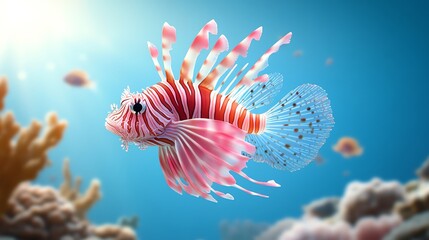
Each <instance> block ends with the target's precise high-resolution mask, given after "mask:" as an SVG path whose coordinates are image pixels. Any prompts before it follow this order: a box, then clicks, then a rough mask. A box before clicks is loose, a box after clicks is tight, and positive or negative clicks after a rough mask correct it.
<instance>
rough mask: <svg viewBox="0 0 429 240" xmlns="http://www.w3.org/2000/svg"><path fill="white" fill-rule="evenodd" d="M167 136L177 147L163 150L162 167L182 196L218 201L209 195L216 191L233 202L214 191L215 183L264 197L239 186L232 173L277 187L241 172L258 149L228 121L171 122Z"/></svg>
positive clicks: (172, 186)
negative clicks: (187, 194)
mask: <svg viewBox="0 0 429 240" xmlns="http://www.w3.org/2000/svg"><path fill="white" fill-rule="evenodd" d="M165 134H166V135H168V136H169V138H170V139H171V140H173V141H174V146H164V147H161V148H160V161H161V166H162V169H163V172H164V175H165V177H166V180H167V183H168V185H169V186H170V187H171V188H173V189H174V190H175V191H177V192H179V193H181V190H182V189H183V190H185V192H187V193H189V194H191V195H194V196H197V197H198V196H201V197H203V198H205V199H207V200H211V201H216V200H215V199H214V198H213V197H212V196H211V195H210V193H211V192H214V193H215V194H216V195H218V196H220V197H223V198H227V199H233V197H232V195H230V194H225V193H222V192H219V191H216V190H214V189H213V188H212V184H213V183H217V184H220V185H224V186H233V187H236V188H239V189H241V190H243V191H246V192H247V193H249V194H252V195H259V196H264V195H260V194H258V193H254V192H251V191H249V190H247V189H244V188H242V187H241V186H239V185H237V184H236V181H235V179H234V177H233V176H232V175H231V174H230V171H233V172H236V173H238V174H239V175H241V176H242V177H244V178H246V179H247V180H249V181H252V182H254V183H258V184H263V185H268V186H278V184H276V183H275V182H274V181H268V182H258V181H256V180H253V179H251V178H250V177H248V176H247V175H246V174H244V173H243V172H242V169H243V168H244V167H246V163H247V161H248V160H249V157H250V156H252V155H253V154H254V153H255V147H254V146H253V145H252V144H250V143H248V142H246V141H245V140H244V139H245V136H246V132H244V131H243V130H241V129H239V128H237V127H235V126H233V125H231V124H229V123H227V122H223V121H218V120H211V119H191V120H184V121H179V122H172V123H171V124H170V125H169V127H168V130H166V133H165ZM264 197H265V196H264Z"/></svg>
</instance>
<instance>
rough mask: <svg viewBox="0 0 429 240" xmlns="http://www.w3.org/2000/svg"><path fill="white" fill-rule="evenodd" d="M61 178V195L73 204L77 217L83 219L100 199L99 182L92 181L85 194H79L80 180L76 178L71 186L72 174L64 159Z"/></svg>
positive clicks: (67, 162)
mask: <svg viewBox="0 0 429 240" xmlns="http://www.w3.org/2000/svg"><path fill="white" fill-rule="evenodd" d="M63 176H64V182H63V184H61V187H60V193H61V195H62V196H63V197H64V198H66V199H67V200H69V201H70V202H72V203H73V205H74V207H75V209H76V212H77V215H78V216H79V217H80V218H81V219H84V218H85V216H86V213H87V212H88V210H89V209H90V208H91V207H92V205H94V204H95V203H96V202H97V201H98V200H99V199H100V198H101V191H100V181H99V180H97V179H94V180H92V182H91V184H90V186H89V188H88V190H87V191H86V192H85V194H83V195H81V194H80V193H79V188H80V185H81V183H82V179H81V178H80V177H77V178H76V179H75V182H74V184H73V182H72V174H71V172H70V164H69V161H68V160H67V159H66V160H64V163H63Z"/></svg>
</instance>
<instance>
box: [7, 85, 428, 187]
mask: <svg viewBox="0 0 429 240" xmlns="http://www.w3.org/2000/svg"><path fill="white" fill-rule="evenodd" d="M0 94H1V93H0ZM416 174H417V175H418V176H419V177H420V179H421V180H426V181H427V180H429V157H428V158H426V161H425V162H424V163H423V164H422V166H421V167H420V168H419V169H417V171H416Z"/></svg>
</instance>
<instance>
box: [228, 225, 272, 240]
mask: <svg viewBox="0 0 429 240" xmlns="http://www.w3.org/2000/svg"><path fill="white" fill-rule="evenodd" d="M268 226H269V224H267V223H254V222H252V221H250V220H245V221H233V222H229V221H222V222H221V223H220V231H221V239H222V240H247V239H254V238H255V237H256V236H257V235H259V234H260V233H262V232H263V231H264V230H266V229H267V228H268Z"/></svg>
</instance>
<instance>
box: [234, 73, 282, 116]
mask: <svg viewBox="0 0 429 240" xmlns="http://www.w3.org/2000/svg"><path fill="white" fill-rule="evenodd" d="M268 76H269V77H268V79H269V80H268V81H267V82H257V83H254V84H253V85H252V86H250V87H249V88H242V89H241V90H240V91H237V92H236V93H235V94H234V93H232V94H230V97H231V99H233V100H236V101H237V103H239V104H242V105H243V106H244V107H245V108H246V109H247V110H253V109H257V108H259V107H263V106H267V105H269V104H270V103H271V101H272V100H273V98H274V97H275V96H276V95H277V94H278V93H279V92H280V90H281V89H282V86H283V77H282V75H281V74H279V73H274V74H270V75H268Z"/></svg>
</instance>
